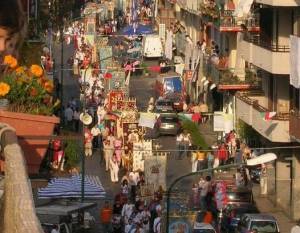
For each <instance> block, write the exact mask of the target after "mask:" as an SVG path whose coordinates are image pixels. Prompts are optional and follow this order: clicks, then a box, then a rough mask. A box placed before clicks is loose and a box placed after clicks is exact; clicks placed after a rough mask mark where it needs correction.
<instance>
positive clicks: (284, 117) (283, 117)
mask: <svg viewBox="0 0 300 233" xmlns="http://www.w3.org/2000/svg"><path fill="white" fill-rule="evenodd" d="M236 96H237V98H239V99H240V100H242V101H243V102H245V103H247V104H249V105H252V106H253V108H254V109H256V110H257V111H259V112H261V113H264V112H272V110H270V109H267V108H265V107H264V106H262V105H260V104H259V101H258V100H256V99H252V98H251V96H249V95H248V93H238V94H237V95H236ZM289 119H290V113H288V112H276V115H275V116H274V117H273V118H272V120H278V121H288V120H289Z"/></svg>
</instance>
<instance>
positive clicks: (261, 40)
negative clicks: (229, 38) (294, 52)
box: [244, 34, 290, 53]
mask: <svg viewBox="0 0 300 233" xmlns="http://www.w3.org/2000/svg"><path fill="white" fill-rule="evenodd" d="M244 40H245V41H247V42H249V43H252V44H254V45H257V46H259V47H262V48H265V49H267V50H270V51H272V52H283V53H289V52H290V47H289V46H288V45H280V44H278V43H275V42H274V41H273V40H271V39H268V38H266V37H263V36H261V35H251V34H245V35H244Z"/></svg>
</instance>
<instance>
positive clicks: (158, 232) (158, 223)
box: [153, 211, 161, 233]
mask: <svg viewBox="0 0 300 233" xmlns="http://www.w3.org/2000/svg"><path fill="white" fill-rule="evenodd" d="M153 232H154V233H161V212H160V211H159V212H157V217H156V218H155V219H154V223H153Z"/></svg>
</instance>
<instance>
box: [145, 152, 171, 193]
mask: <svg viewBox="0 0 300 233" xmlns="http://www.w3.org/2000/svg"><path fill="white" fill-rule="evenodd" d="M166 164H167V154H166V153H160V154H158V155H155V156H148V157H145V162H144V169H145V179H146V184H153V185H154V190H157V189H158V188H159V186H162V188H163V189H164V190H166V188H167V185H166V170H167V166H166Z"/></svg>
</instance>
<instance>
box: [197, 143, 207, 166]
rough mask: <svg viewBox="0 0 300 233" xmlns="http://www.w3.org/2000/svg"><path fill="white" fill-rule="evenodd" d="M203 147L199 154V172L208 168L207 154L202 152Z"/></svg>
mask: <svg viewBox="0 0 300 233" xmlns="http://www.w3.org/2000/svg"><path fill="white" fill-rule="evenodd" d="M201 149H202V148H201V147H200V151H198V152H197V171H200V170H203V169H205V168H206V164H207V162H206V154H205V152H204V151H201Z"/></svg>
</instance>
